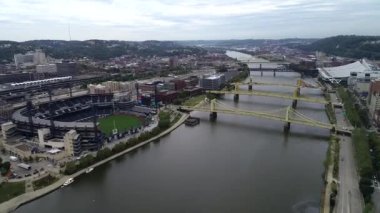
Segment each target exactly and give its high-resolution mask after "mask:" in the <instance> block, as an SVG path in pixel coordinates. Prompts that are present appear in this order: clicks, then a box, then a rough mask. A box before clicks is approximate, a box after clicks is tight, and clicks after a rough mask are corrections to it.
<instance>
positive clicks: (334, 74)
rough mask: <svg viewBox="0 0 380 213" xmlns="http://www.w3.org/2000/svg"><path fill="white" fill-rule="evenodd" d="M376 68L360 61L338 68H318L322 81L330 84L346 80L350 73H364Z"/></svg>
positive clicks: (363, 60)
mask: <svg viewBox="0 0 380 213" xmlns="http://www.w3.org/2000/svg"><path fill="white" fill-rule="evenodd" d="M377 69H378V67H376V66H375V65H373V64H371V63H369V62H368V61H367V60H365V59H362V60H360V61H356V62H354V63H351V64H346V65H343V66H338V67H321V68H318V71H319V75H320V76H321V77H322V79H323V80H325V81H329V82H331V83H339V82H341V81H342V80H347V79H348V77H350V75H351V73H364V72H371V71H374V70H377Z"/></svg>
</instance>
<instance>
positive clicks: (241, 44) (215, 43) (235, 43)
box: [176, 38, 316, 48]
mask: <svg viewBox="0 0 380 213" xmlns="http://www.w3.org/2000/svg"><path fill="white" fill-rule="evenodd" d="M314 41H316V39H300V38H289V39H278V40H275V39H241V40H239V39H231V40H193V41H191V40H190V41H176V43H178V44H181V45H190V46H203V47H220V48H253V47H262V46H265V45H285V44H297V45H300V44H303V45H305V44H310V43H312V42H314Z"/></svg>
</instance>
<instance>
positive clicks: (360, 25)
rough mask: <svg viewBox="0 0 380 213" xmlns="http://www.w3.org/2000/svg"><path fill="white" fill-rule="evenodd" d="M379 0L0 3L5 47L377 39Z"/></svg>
mask: <svg viewBox="0 0 380 213" xmlns="http://www.w3.org/2000/svg"><path fill="white" fill-rule="evenodd" d="M379 11H380V0H333V1H331V0H328V1H327V0H229V1H228V0H187V1H176V0H0V29H1V33H0V40H13V41H25V40H34V39H59V40H69V39H70V36H69V28H70V33H71V39H72V40H88V39H105V40H111V39H112V40H131V41H141V40H213V39H215V40H220V39H264V38H267V39H280V38H296V37H297V38H323V37H328V36H335V35H351V34H357V35H380V24H379V20H380V12H379ZM69 26H70V27H69Z"/></svg>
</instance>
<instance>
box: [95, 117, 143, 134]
mask: <svg viewBox="0 0 380 213" xmlns="http://www.w3.org/2000/svg"><path fill="white" fill-rule="evenodd" d="M114 123H115V126H116V129H118V131H119V132H124V131H127V130H129V129H130V128H132V127H139V126H141V124H142V122H141V120H140V119H139V118H138V117H135V116H132V115H110V116H108V117H105V118H101V119H100V120H99V128H100V130H101V131H102V132H103V133H105V134H106V135H111V134H112V130H113V129H114Z"/></svg>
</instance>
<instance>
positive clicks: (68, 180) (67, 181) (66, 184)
mask: <svg viewBox="0 0 380 213" xmlns="http://www.w3.org/2000/svg"><path fill="white" fill-rule="evenodd" d="M73 182H74V178H69V179H67V180H66V181H65V182H64V183H63V185H62V187H63V186H68V185H69V184H71V183H73Z"/></svg>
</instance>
